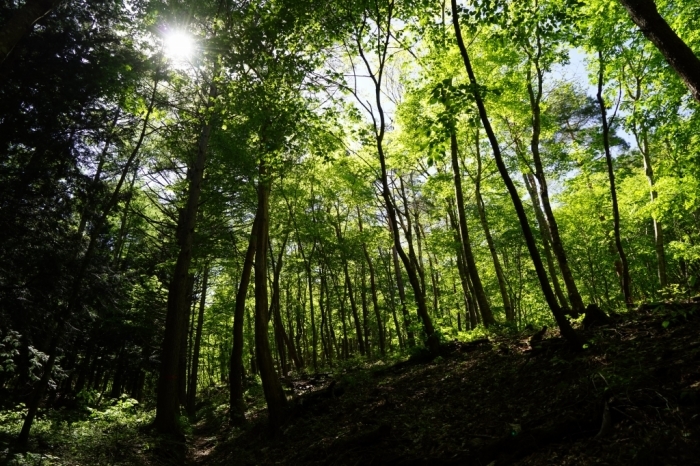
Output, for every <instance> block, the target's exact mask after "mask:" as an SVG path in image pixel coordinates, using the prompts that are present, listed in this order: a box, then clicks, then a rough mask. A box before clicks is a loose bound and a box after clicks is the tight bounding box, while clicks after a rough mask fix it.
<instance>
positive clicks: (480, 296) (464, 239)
mask: <svg viewBox="0 0 700 466" xmlns="http://www.w3.org/2000/svg"><path fill="white" fill-rule="evenodd" d="M458 151H459V147H458V145H457V132H456V130H455V129H453V130H452V131H451V132H450V154H451V156H452V174H453V175H454V183H455V198H456V200H457V217H458V219H459V232H460V238H461V241H460V243H461V244H462V249H463V250H464V258H465V262H466V265H467V270H468V272H469V276H470V277H471V280H472V284H473V286H474V292H475V297H476V300H477V302H478V303H479V310H480V311H481V318H482V320H483V322H484V325H485V326H486V327H488V326H489V325H492V324H494V323H495V322H496V321H495V319H494V318H493V313H492V312H491V305H490V304H489V301H488V298H487V297H486V292H485V291H484V286H483V285H482V283H481V277H479V270H478V269H477V267H476V261H475V260H474V253H473V252H472V246H471V239H470V238H469V229H468V228H467V215H466V211H465V208H464V192H463V191H462V172H461V170H460V168H459V155H458Z"/></svg>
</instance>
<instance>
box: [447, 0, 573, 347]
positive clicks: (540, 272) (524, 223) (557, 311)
mask: <svg viewBox="0 0 700 466" xmlns="http://www.w3.org/2000/svg"><path fill="white" fill-rule="evenodd" d="M451 6H452V23H453V25H454V29H455V36H456V38H457V45H458V46H459V51H460V54H461V55H462V60H463V61H464V67H465V68H466V70H467V75H468V76H469V82H470V84H471V86H472V93H473V95H474V100H475V101H476V106H477V109H478V111H479V117H480V119H481V123H482V125H483V126H484V130H485V131H486V135H487V136H488V139H489V143H490V144H491V148H492V150H493V155H494V159H495V161H496V165H497V167H498V171H499V173H500V174H501V178H503V182H504V183H505V185H506V188H507V189H508V193H509V195H510V198H511V201H512V202H513V207H514V208H515V212H516V214H517V215H518V220H519V221H520V226H521V228H522V231H523V236H524V237H525V243H526V244H527V247H528V250H529V252H530V257H531V258H532V262H533V265H534V266H535V271H536V273H537V278H538V279H539V282H540V286H541V288H542V292H543V294H544V296H545V299H546V301H547V304H548V305H549V308H550V310H551V311H552V314H553V315H554V318H555V320H556V322H557V325H558V326H559V329H560V331H561V334H562V336H563V337H564V338H566V339H567V340H568V341H569V342H570V343H571V344H572V345H573V346H574V347H575V348H577V349H580V348H581V347H582V342H581V339H580V338H579V336H578V334H577V333H576V331H575V330H574V329H573V328H572V327H571V324H570V323H569V321H568V320H567V319H566V316H565V315H564V313H563V311H562V309H561V307H559V303H557V298H556V297H555V296H554V292H553V291H552V288H551V286H550V285H549V280H548V278H547V272H546V271H545V269H544V265H543V264H542V258H541V257H540V253H539V250H538V249H537V243H535V238H534V236H533V235H532V231H531V230H530V225H529V222H528V220H527V215H526V214H525V209H524V208H523V203H522V201H521V200H520V196H519V194H518V190H517V188H516V187H515V184H513V180H512V179H511V178H510V175H509V174H508V169H507V168H506V165H505V163H504V162H503V157H502V155H501V149H500V147H499V146H498V140H497V139H496V134H495V133H494V131H493V129H492V127H491V122H490V121H489V118H488V114H487V112H486V106H485V105H484V101H483V99H482V98H481V93H480V91H479V87H478V82H477V81H476V76H475V75H474V70H473V69H472V66H471V61H470V60H469V54H468V53H467V48H466V46H465V45H464V40H463V39H462V32H461V29H460V26H459V13H458V9H457V0H451Z"/></svg>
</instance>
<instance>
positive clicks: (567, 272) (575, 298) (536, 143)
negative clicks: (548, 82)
mask: <svg viewBox="0 0 700 466" xmlns="http://www.w3.org/2000/svg"><path fill="white" fill-rule="evenodd" d="M537 47H538V51H537V53H538V55H537V57H539V53H540V50H539V49H540V40H539V36H538V37H537ZM536 60H537V58H535V60H534V65H535V74H536V78H537V92H535V90H534V89H533V88H532V82H531V79H530V68H528V72H527V75H528V80H527V91H528V95H529V97H530V108H531V110H532V139H531V140H530V150H531V152H532V160H533V161H534V163H535V176H536V177H537V183H538V185H539V200H540V201H541V202H542V207H543V210H544V214H545V217H546V219H547V228H548V231H549V233H550V237H551V240H552V250H553V251H554V256H555V257H556V258H557V263H558V264H559V269H560V270H561V275H562V278H563V279H564V285H566V292H567V294H568V295H569V302H571V310H572V311H573V315H574V316H578V315H579V314H583V312H584V310H585V309H584V305H583V299H581V294H580V293H579V291H578V287H577V286H576V281H575V280H574V276H573V274H572V273H571V269H570V268H569V262H568V261H567V259H566V251H565V250H564V243H563V242H562V240H561V237H560V236H559V226H558V225H557V220H556V218H555V217H554V212H553V211H552V206H551V204H550V202H549V188H548V187H547V178H546V177H545V174H544V167H543V165H542V158H541V157H540V134H541V132H542V129H541V108H540V101H541V99H542V81H543V76H542V71H541V70H540V67H539V63H538V62H537V61H536ZM533 202H535V201H534V200H533Z"/></svg>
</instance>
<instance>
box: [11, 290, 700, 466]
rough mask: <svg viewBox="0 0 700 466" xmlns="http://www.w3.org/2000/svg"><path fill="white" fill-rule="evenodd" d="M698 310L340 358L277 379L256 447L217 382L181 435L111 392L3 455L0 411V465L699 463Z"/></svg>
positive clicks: (255, 399) (14, 421) (253, 420)
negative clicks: (278, 401) (232, 417)
mask: <svg viewBox="0 0 700 466" xmlns="http://www.w3.org/2000/svg"><path fill="white" fill-rule="evenodd" d="M698 324H700V305H698V304H683V305H670V304H661V305H646V306H644V307H643V308H642V309H641V310H638V311H630V312H629V313H627V314H625V315H623V316H620V317H616V318H615V319H614V321H613V322H610V323H609V324H607V325H601V326H597V327H593V328H588V329H583V328H579V329H578V331H579V332H580V333H581V335H582V336H583V337H585V339H586V341H587V342H588V343H587V346H586V348H584V349H582V350H580V351H576V350H574V349H572V348H571V347H570V346H569V345H567V344H566V342H565V341H564V340H563V339H561V338H560V337H559V335H558V333H557V332H556V331H553V330H551V329H549V330H547V331H546V332H544V333H543V334H542V335H540V336H541V337H542V338H541V339H540V338H538V334H540V333H542V332H541V331H540V329H537V328H534V329H530V330H525V331H522V332H519V333H508V332H506V331H493V332H490V333H489V336H488V338H481V339H478V340H475V341H471V342H466V343H465V342H448V343H444V344H443V345H442V347H441V348H442V354H441V356H439V357H438V358H430V357H429V356H428V355H427V354H425V353H420V352H418V353H416V354H415V355H414V356H413V357H412V358H409V359H407V360H404V361H399V362H397V361H375V362H374V363H372V364H368V363H362V362H359V361H355V362H354V364H350V365H346V366H345V368H344V369H338V368H337V367H336V368H335V370H334V371H333V372H328V373H323V374H307V375H304V376H298V377H295V378H290V379H288V380H286V386H287V389H288V391H289V394H290V410H289V419H288V420H287V422H286V424H285V425H284V428H283V432H282V434H281V435H280V436H278V438H276V439H274V440H272V439H270V436H269V431H268V429H267V423H266V414H265V408H264V401H263V399H262V390H261V388H260V387H259V386H258V385H253V386H251V387H250V389H249V390H248V392H247V397H248V399H247V401H249V402H250V405H251V409H250V411H249V412H248V423H247V425H246V426H244V427H243V428H237V427H231V426H230V425H229V423H228V408H227V399H228V394H227V391H226V388H225V387H212V388H210V389H208V390H207V391H205V392H204V393H203V394H202V395H203V396H202V397H201V400H200V402H199V404H198V407H199V411H198V418H197V420H196V421H195V422H193V423H192V425H191V428H190V429H189V430H188V433H187V435H186V442H185V443H183V442H182V441H179V440H168V439H164V438H162V437H158V436H157V435H156V434H155V433H154V432H153V430H152V428H150V427H149V426H150V424H151V422H152V419H153V410H152V409H149V408H148V407H146V408H141V407H139V406H140V405H135V404H134V403H135V401H134V400H129V399H126V398H122V399H120V400H113V401H110V402H108V403H107V404H106V405H105V404H104V403H103V404H102V405H100V406H97V407H95V408H84V409H83V410H82V411H66V410H49V411H47V412H46V414H45V415H43V416H40V419H39V420H38V421H37V425H36V428H35V429H34V430H33V436H32V442H31V444H30V451H31V452H32V453H28V454H18V453H16V452H13V451H12V450H11V449H10V448H8V446H10V445H11V441H12V439H13V438H15V436H16V434H17V433H18V431H19V430H18V429H19V427H20V426H21V411H12V412H0V464H10V465H25V464H41V465H44V466H46V465H57V466H58V465H92V464H100V465H102V464H111V465H130V466H133V465H143V466H171V465H182V464H183V463H184V464H186V465H188V466H197V465H208V466H209V465H211V466H219V465H221V466H223V465H273V464H285V465H286V464H289V465H325V464H328V465H483V466H487V465H489V466H500V465H507V464H517V465H692V464H700V364H699V363H700V335H699V332H698Z"/></svg>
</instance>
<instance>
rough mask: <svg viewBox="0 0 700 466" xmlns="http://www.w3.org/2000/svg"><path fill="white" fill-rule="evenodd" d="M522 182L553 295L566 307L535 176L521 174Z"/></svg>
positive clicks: (566, 302)
mask: <svg viewBox="0 0 700 466" xmlns="http://www.w3.org/2000/svg"><path fill="white" fill-rule="evenodd" d="M523 181H524V182H525V188H527V192H528V194H529V195H530V199H531V200H532V209H533V210H534V211H535V219H536V220H537V226H538V227H539V230H540V235H541V236H542V249H543V250H544V258H545V260H546V261H547V268H548V269H549V276H550V277H552V286H553V287H554V294H556V296H557V299H558V300H559V303H560V304H561V306H562V307H567V306H568V301H567V300H566V296H564V292H563V291H562V289H561V285H560V284H559V275H558V274H557V269H556V267H555V266H554V259H553V258H552V249H551V244H552V238H551V236H550V233H549V229H548V228H547V221H546V220H545V218H544V213H542V209H541V208H540V204H539V199H538V197H537V191H536V188H535V176H534V175H533V174H532V173H525V172H523Z"/></svg>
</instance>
